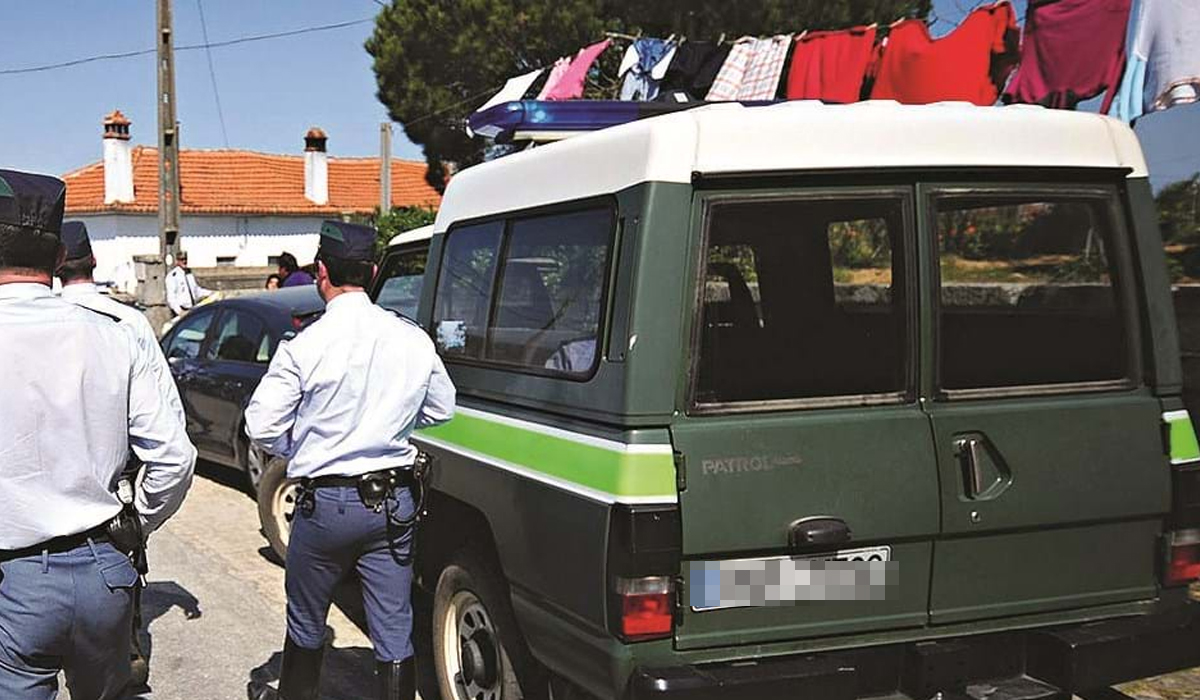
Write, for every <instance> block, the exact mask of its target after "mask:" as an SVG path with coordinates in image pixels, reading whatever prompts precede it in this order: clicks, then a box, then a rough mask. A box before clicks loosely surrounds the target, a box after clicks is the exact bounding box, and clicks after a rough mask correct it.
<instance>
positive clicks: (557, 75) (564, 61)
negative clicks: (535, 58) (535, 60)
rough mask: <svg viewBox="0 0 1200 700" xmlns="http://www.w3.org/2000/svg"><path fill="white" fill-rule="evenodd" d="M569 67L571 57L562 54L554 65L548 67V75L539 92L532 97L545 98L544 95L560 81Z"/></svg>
mask: <svg viewBox="0 0 1200 700" xmlns="http://www.w3.org/2000/svg"><path fill="white" fill-rule="evenodd" d="M570 67H571V59H569V58H567V57H566V56H563V57H562V58H560V59H558V60H557V61H555V62H554V65H553V66H551V67H550V75H548V76H546V83H545V84H544V85H542V89H541V92H539V93H538V94H537V97H535V98H534V99H535V100H544V99H546V95H549V94H550V91H551V90H553V89H554V88H555V87H557V86H558V84H559V83H560V82H562V79H563V76H564V75H566V74H567V69H568V68H570Z"/></svg>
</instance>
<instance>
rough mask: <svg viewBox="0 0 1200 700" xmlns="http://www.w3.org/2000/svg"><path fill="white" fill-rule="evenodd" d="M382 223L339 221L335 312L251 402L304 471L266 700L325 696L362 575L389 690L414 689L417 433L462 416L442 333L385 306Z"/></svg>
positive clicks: (264, 435)
mask: <svg viewBox="0 0 1200 700" xmlns="http://www.w3.org/2000/svg"><path fill="white" fill-rule="evenodd" d="M374 245H375V230H374V229H372V228H370V227H367V226H358V225H355V224H347V223H341V222H332V221H327V222H325V223H324V224H323V225H322V227H321V241H320V246H319V249H318V252H317V290H318V291H319V292H320V294H321V297H322V298H323V299H324V300H325V302H326V306H325V313H324V315H323V316H322V317H321V318H320V319H319V320H317V321H316V322H315V323H313V324H312V325H311V326H309V327H308V328H306V329H305V330H303V331H301V332H300V334H299V335H297V336H296V337H295V338H293V339H292V340H290V341H287V342H285V343H281V344H280V346H279V349H278V350H277V351H276V353H275V357H274V358H273V359H272V360H271V366H270V368H269V369H268V371H267V374H266V376H265V377H263V380H262V382H261V383H260V384H259V386H258V389H257V390H256V391H255V392H254V396H253V397H252V398H251V399H250V405H249V406H248V407H247V408H246V429H247V432H248V433H249V435H250V437H251V438H252V439H253V440H254V441H255V442H256V443H258V444H259V445H260V446H262V447H263V448H264V449H265V450H267V451H268V452H271V453H273V454H276V455H280V456H283V457H286V458H287V459H288V460H289V463H288V468H287V472H288V477H289V478H291V479H298V480H300V489H301V495H300V497H299V498H298V503H297V508H296V516H295V519H294V520H293V521H292V530H291V535H290V537H289V540H288V552H287V575H286V589H287V601H288V602H287V639H286V641H285V643H284V649H283V666H282V671H281V673H280V679H279V690H278V691H275V690H273V689H271V688H267V687H256V686H255V684H254V683H252V684H251V686H250V688H249V695H250V698H251V699H252V700H265V699H267V698H283V699H284V700H315V698H317V697H318V691H317V689H318V685H319V679H320V671H321V658H322V653H323V649H324V643H325V619H326V616H327V614H328V612H329V605H330V603H331V600H332V596H333V590H334V587H335V586H336V585H337V583H338V582H339V581H340V580H341V579H342V578H343V576H344V575H345V574H347V573H348V572H349V571H351V570H354V571H357V573H358V576H359V578H360V580H361V582H362V589H363V604H364V608H365V611H366V617H367V628H368V634H369V636H370V638H371V643H372V645H373V646H374V648H375V658H376V662H377V663H376V673H377V675H378V683H379V697H380V698H381V699H384V700H398V699H401V698H403V699H405V700H411V698H413V696H414V692H415V687H416V671H415V667H414V662H413V646H412V638H411V637H412V606H411V603H410V592H411V587H412V563H411V556H410V555H411V549H412V545H413V539H414V533H413V529H412V527H413V520H414V516H415V505H414V502H413V497H412V492H411V486H412V482H413V476H412V468H413V464H414V462H415V461H416V458H417V449H416V448H415V447H414V446H413V445H412V444H411V443H410V442H409V436H410V434H411V433H412V431H413V430H415V429H419V428H424V427H428V426H432V425H437V424H439V423H443V422H445V421H447V420H449V419H450V418H451V417H452V416H453V413H454V385H453V384H451V382H450V379H449V377H448V376H447V374H446V370H445V367H443V366H442V362H441V360H440V359H439V358H438V356H437V353H436V352H435V350H434V346H433V342H432V341H431V340H430V338H429V336H428V335H427V334H426V333H425V332H424V331H423V330H422V329H421V328H420V327H418V326H417V325H416V324H414V323H412V322H410V321H408V320H406V319H403V318H401V317H398V316H396V315H394V314H392V313H391V312H389V311H387V310H385V309H382V308H380V307H378V306H376V305H374V304H373V303H372V302H371V300H370V298H369V297H368V296H367V294H366V292H365V287H366V286H367V285H368V284H369V283H370V281H371V279H372V278H373V277H374V274H375V269H376V268H375V266H374V264H373V263H372V260H373V251H374Z"/></svg>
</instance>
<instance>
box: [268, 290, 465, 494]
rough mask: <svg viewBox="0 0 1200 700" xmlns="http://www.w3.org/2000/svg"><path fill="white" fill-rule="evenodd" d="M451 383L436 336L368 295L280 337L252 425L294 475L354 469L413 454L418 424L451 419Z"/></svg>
mask: <svg viewBox="0 0 1200 700" xmlns="http://www.w3.org/2000/svg"><path fill="white" fill-rule="evenodd" d="M453 415H454V385H453V384H452V383H451V382H450V377H449V376H448V375H447V374H446V368H445V367H444V366H443V365H442V361H441V358H439V357H438V355H437V352H436V351H435V350H434V346H433V341H432V340H430V338H429V336H428V335H426V334H425V331H423V330H421V328H419V327H418V326H416V325H413V324H412V323H409V322H407V321H403V320H401V319H400V318H399V317H397V316H395V315H394V314H392V313H391V312H389V311H386V310H384V309H381V308H379V307H378V306H376V305H375V304H372V303H371V300H370V298H369V297H368V296H367V295H366V294H365V293H363V292H347V293H343V294H341V295H339V296H337V297H335V298H334V299H332V300H331V301H330V302H329V304H328V305H327V306H326V308H325V314H324V315H323V316H322V317H321V318H320V319H318V320H317V321H316V322H315V323H313V324H312V325H311V326H309V327H308V328H306V329H304V330H303V331H302V332H301V333H300V334H299V335H297V336H296V337H295V338H292V339H291V340H289V341H286V342H282V343H280V344H279V349H278V350H276V352H275V357H274V358H272V360H271V366H270V368H269V369H268V370H267V374H266V376H265V377H263V379H262V382H261V383H260V384H259V385H258V389H256V390H255V392H254V396H253V397H251V399H250V405H249V406H248V407H247V408H246V432H247V433H248V434H249V435H250V438H251V439H252V440H254V442H256V443H257V444H259V445H260V446H262V448H263V449H265V450H266V451H268V452H270V453H272V454H276V455H279V456H282V457H285V458H287V459H289V460H290V462H289V464H288V476H289V477H291V478H293V479H298V478H305V477H308V478H312V477H318V476H357V475H359V474H365V473H367V472H373V471H379V470H382V469H391V468H394V467H404V466H408V465H411V464H412V463H413V462H414V461H415V460H416V455H417V449H416V447H414V446H413V445H412V444H411V443H410V442H409V439H408V438H409V435H411V434H412V431H413V430H416V429H418V428H425V427H429V426H433V425H437V424H439V423H444V422H445V421H448V420H450V418H451V417H453Z"/></svg>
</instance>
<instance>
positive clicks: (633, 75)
mask: <svg viewBox="0 0 1200 700" xmlns="http://www.w3.org/2000/svg"><path fill="white" fill-rule="evenodd" d="M674 52H675V42H673V41H665V40H663V39H638V40H636V41H634V42H633V44H631V45H630V46H629V49H628V50H626V51H625V58H624V59H622V61H621V67H620V68H619V69H618V70H617V75H618V76H620V77H622V78H623V80H622V82H621V93H620V98H621V99H622V100H641V101H648V100H653V99H654V98H655V97H658V86H659V81H661V80H662V79H663V75H664V74H665V73H666V69H667V66H669V65H670V63H671V59H672V57H673V54H674Z"/></svg>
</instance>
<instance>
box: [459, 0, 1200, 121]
mask: <svg viewBox="0 0 1200 700" xmlns="http://www.w3.org/2000/svg"><path fill="white" fill-rule="evenodd" d="M1132 2H1133V0H1060V1H1059V2H1055V3H1046V4H1042V5H1033V6H1030V7H1028V8H1027V12H1026V15H1027V16H1026V18H1025V19H1026V21H1025V23H1024V28H1023V31H1022V30H1021V28H1020V27H1019V22H1020V20H1019V19H1018V17H1017V13H1016V10H1015V7H1014V6H1013V4H1012V3H1011V2H1010V1H1009V0H980V2H978V3H976V4H975V6H973V7H972V8H971V9H969V10H967V9H966V8H965V7H964V6H963V5H962V4H961V3H959V2H958V0H955V4H956V6H958V8H959V9H960V10H962V11H964V12H965V16H964V17H963V18H962V19H961V20H960V22H959V23H958V24H957V25H956V26H955V27H954V29H953V30H951V31H950V32H947V33H946V34H944V35H941V36H938V37H934V36H933V35H932V33H931V32H930V24H931V23H933V24H936V23H937V22H938V21H941V20H940V18H938V17H937V16H936V15H932V16H931V17H930V18H929V19H930V22H929V23H927V22H926V21H925V20H922V19H918V18H905V19H900V20H897V21H896V22H894V23H892V24H891V25H886V26H876V25H870V26H862V27H853V28H850V29H841V30H819V31H804V32H800V33H797V34H777V35H774V36H770V37H741V38H738V39H736V40H734V41H732V42H727V41H726V37H725V36H724V35H722V36H721V37H720V38H719V39H718V40H717V41H715V42H713V41H705V40H700V41H694V40H689V39H688V38H687V37H684V36H678V37H677V36H675V35H672V36H670V37H668V38H666V39H661V38H654V37H645V36H642V35H640V34H638V35H634V34H629V33H624V32H616V31H610V32H605V34H604V38H603V40H602V41H600V42H597V43H595V44H592V45H590V46H587V47H584V48H583V49H581V50H580V51H579V53H577V54H576V55H575V56H574V57H563V58H560V59H559V60H558V61H557V62H556V63H555V65H554V66H553V67H551V68H550V69H549V75H548V76H546V78H545V80H544V82H542V83H541V88H540V90H539V91H538V93H537V95H536V99H548V100H561V99H579V98H580V97H582V96H583V93H584V89H585V85H586V84H588V79H589V76H592V78H591V84H592V85H593V86H594V85H595V76H596V75H597V69H596V68H595V67H594V64H595V63H596V61H597V59H598V58H599V57H600V56H601V55H602V54H604V53H605V52H606V51H607V50H608V49H609V47H611V46H612V44H613V42H614V41H616V42H621V43H622V44H627V46H626V48H625V53H624V56H623V60H622V62H621V66H620V68H619V70H618V75H617V78H618V81H619V91H618V94H619V96H620V98H621V99H627V100H641V101H646V100H653V99H670V100H674V101H698V100H706V101H724V100H773V99H781V98H782V99H817V100H822V101H826V102H843V103H844V102H854V101H857V100H860V99H893V100H897V101H900V102H904V103H915V104H924V103H928V102H938V101H952V100H957V101H969V102H973V103H975V104H978V105H984V106H986V105H992V104H995V103H996V102H997V101H998V100H1000V99H1003V101H1004V102H1005V103H1012V102H1022V103H1032V104H1041V105H1043V106H1047V107H1052V108H1061V109H1074V108H1075V107H1076V106H1077V105H1078V104H1079V103H1080V102H1083V101H1085V100H1089V99H1091V98H1093V97H1098V96H1103V97H1104V104H1103V105H1102V111H1106V112H1110V113H1112V114H1114V115H1117V116H1119V117H1121V118H1123V119H1125V120H1127V121H1131V120H1133V119H1135V118H1137V117H1138V116H1140V115H1141V114H1143V113H1145V112H1150V111H1157V110H1161V109H1166V108H1168V107H1171V106H1174V105H1177V104H1185V103H1189V102H1195V101H1200V38H1196V37H1193V35H1192V34H1189V33H1188V28H1190V27H1194V26H1197V25H1200V2H1197V3H1178V2H1173V0H1140V2H1139V3H1138V13H1137V17H1132V18H1131V16H1130V15H1131V5H1132ZM1183 5H1187V6H1188V7H1183ZM1131 30H1132V33H1133V35H1134V36H1136V41H1135V44H1134V46H1133V50H1132V51H1131V52H1130V56H1129V57H1128V61H1127V56H1126V36H1127V34H1130V33H1131ZM546 72H547V69H546V68H542V69H538V70H535V71H532V72H530V73H527V74H525V75H522V76H518V77H516V78H513V79H511V80H509V82H508V83H507V84H506V85H505V86H504V88H502V89H501V90H500V92H499V93H497V94H496V95H495V96H494V97H493V98H492V99H491V100H489V101H488V103H487V105H485V106H491V105H494V104H497V103H498V102H497V101H498V100H499V101H511V100H519V99H522V98H524V97H526V96H527V94H528V93H529V92H531V90H532V89H533V88H534V87H535V86H536V85H537V84H538V83H539V81H540V80H542V77H543V75H544V74H545V73H546ZM1010 77H1011V80H1010ZM593 89H594V88H593ZM481 109H482V108H481Z"/></svg>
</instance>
